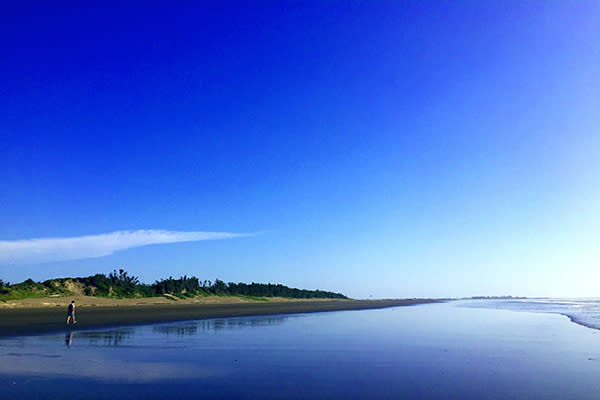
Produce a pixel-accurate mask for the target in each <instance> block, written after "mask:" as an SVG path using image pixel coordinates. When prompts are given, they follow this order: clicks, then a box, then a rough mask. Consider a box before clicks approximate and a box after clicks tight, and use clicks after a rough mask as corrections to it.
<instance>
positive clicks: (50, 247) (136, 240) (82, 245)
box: [0, 229, 251, 264]
mask: <svg viewBox="0 0 600 400" xmlns="http://www.w3.org/2000/svg"><path fill="white" fill-rule="evenodd" d="M250 235H251V234H248V233H228V232H177V231H164V230H154V229H143V230H137V231H117V232H111V233H103V234H100V235H90V236H79V237H70V238H44V239H25V240H0V264H31V263H40V262H51V261H65V260H77V259H82V258H94V257H102V256H107V255H109V254H113V253H114V252H115V251H119V250H125V249H130V248H132V247H139V246H148V245H151V244H162V243H176V242H195V241H200V240H218V239H231V238H236V237H242V236H250Z"/></svg>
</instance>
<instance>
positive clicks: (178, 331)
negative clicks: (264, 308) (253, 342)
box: [152, 315, 289, 336]
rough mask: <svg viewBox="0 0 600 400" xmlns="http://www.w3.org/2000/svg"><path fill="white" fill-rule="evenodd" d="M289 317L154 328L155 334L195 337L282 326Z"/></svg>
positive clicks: (243, 319) (212, 321)
mask: <svg viewBox="0 0 600 400" xmlns="http://www.w3.org/2000/svg"><path fill="white" fill-rule="evenodd" d="M288 318H289V317H288V316H283V315H280V316H273V317H260V318H224V319H207V320H199V321H194V322H193V323H185V324H177V325H174V324H169V325H158V326H155V327H153V328H152V330H153V331H154V332H157V333H163V334H167V335H171V334H175V335H180V336H183V335H193V334H196V333H198V332H211V331H212V332H215V331H221V330H224V329H237V328H243V327H256V326H270V325H281V324H282V323H283V322H284V321H285V320H286V319H288Z"/></svg>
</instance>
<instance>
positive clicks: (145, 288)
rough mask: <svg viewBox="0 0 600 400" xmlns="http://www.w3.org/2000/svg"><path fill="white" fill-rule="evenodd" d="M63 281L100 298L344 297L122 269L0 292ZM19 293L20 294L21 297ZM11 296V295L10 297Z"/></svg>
mask: <svg viewBox="0 0 600 400" xmlns="http://www.w3.org/2000/svg"><path fill="white" fill-rule="evenodd" d="M67 280H70V281H72V282H73V283H76V284H77V283H78V284H80V285H81V286H82V287H83V291H84V294H85V295H87V296H100V297H155V296H164V295H171V296H175V297H179V298H185V297H195V296H209V295H221V296H223V295H225V296H227V295H229V296H250V297H288V298H297V299H308V298H321V299H326V298H327V299H347V297H346V296H344V295H343V294H341V293H334V292H328V291H323V290H307V289H296V288H290V287H287V286H285V285H282V284H272V283H255V282H252V283H250V284H247V283H241V282H240V283H234V282H229V283H226V282H224V281H222V280H220V279H215V280H214V281H210V280H201V279H199V278H197V277H195V276H190V277H188V276H187V275H184V276H182V277H180V278H177V279H175V278H173V277H172V276H170V277H169V278H166V279H161V280H157V281H155V282H154V283H152V284H146V283H141V282H140V281H139V278H138V277H136V276H131V275H129V274H128V273H127V271H125V270H124V269H119V270H118V271H117V270H114V271H113V272H111V273H109V274H108V275H105V274H96V275H92V276H88V277H83V278H57V279H49V280H47V281H44V282H35V281H33V280H32V279H28V280H26V281H24V282H21V283H18V284H15V285H11V284H10V283H8V282H3V281H2V280H0V295H2V294H4V295H7V294H10V293H11V292H14V293H13V294H16V293H22V294H23V296H25V294H26V293H30V294H32V295H35V294H68V293H69V291H68V290H67V289H66V287H65V282H66V281H67ZM23 296H20V297H23ZM13 297H14V296H13Z"/></svg>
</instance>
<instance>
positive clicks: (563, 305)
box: [464, 298, 600, 329]
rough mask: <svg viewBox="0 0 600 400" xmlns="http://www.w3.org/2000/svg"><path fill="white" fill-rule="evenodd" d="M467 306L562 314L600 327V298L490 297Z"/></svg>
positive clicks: (468, 302)
mask: <svg viewBox="0 0 600 400" xmlns="http://www.w3.org/2000/svg"><path fill="white" fill-rule="evenodd" d="M464 305H465V306H468V307H477V308H496V309H505V310H513V311H526V312H542V313H553V314H561V315H566V316H567V317H569V318H570V319H571V320H572V321H573V322H575V323H578V324H580V325H583V326H587V327H589V328H595V329H600V299H552V298H537V299H490V300H481V301H467V302H464Z"/></svg>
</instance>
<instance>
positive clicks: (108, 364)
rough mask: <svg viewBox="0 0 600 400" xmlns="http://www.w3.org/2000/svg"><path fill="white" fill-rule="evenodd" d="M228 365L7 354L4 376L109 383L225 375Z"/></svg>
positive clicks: (0, 365) (2, 368)
mask: <svg viewBox="0 0 600 400" xmlns="http://www.w3.org/2000/svg"><path fill="white" fill-rule="evenodd" d="M227 374H228V370H227V369H225V368H208V367H200V366H197V365H193V364H179V363H169V362H156V361H128V360H109V359H104V358H92V359H88V360H86V361H85V362H82V360H81V359H80V358H77V359H73V358H72V357H56V358H55V357H50V358H48V357H47V356H44V355H39V354H16V353H15V354H5V355H3V357H2V363H0V375H10V376H40V377H44V378H90V379H98V380H102V381H108V382H123V383H149V382H156V381H164V380H176V379H198V378H210V377H218V376H225V375H227Z"/></svg>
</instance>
